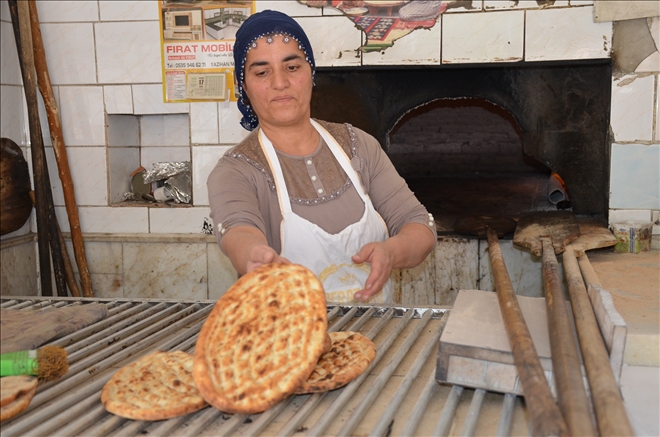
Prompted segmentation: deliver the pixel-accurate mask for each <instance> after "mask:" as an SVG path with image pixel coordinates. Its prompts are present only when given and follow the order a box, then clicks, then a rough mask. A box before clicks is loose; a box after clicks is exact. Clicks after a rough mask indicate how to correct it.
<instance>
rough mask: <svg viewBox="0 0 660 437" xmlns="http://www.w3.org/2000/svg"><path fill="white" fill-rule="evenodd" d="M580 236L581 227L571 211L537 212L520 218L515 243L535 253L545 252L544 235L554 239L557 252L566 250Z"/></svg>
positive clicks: (514, 236)
mask: <svg viewBox="0 0 660 437" xmlns="http://www.w3.org/2000/svg"><path fill="white" fill-rule="evenodd" d="M579 236H580V227H579V226H578V223H577V221H576V220H575V216H574V215H573V213H572V212H570V211H547V212H535V213H532V214H529V215H526V216H524V217H522V218H521V219H520V220H518V226H517V227H516V232H515V233H514V235H513V244H515V245H516V246H521V247H526V248H528V249H530V251H531V252H532V254H533V255H536V256H541V255H542V254H543V246H542V243H541V238H542V237H549V238H551V239H552V245H553V247H554V249H555V254H557V255H558V254H560V253H562V252H564V248H565V247H566V245H567V244H569V243H570V242H572V241H574V240H576V239H577V238H578V237H579Z"/></svg>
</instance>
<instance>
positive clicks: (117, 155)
mask: <svg viewBox="0 0 660 437" xmlns="http://www.w3.org/2000/svg"><path fill="white" fill-rule="evenodd" d="M138 167H140V148H139V147H111V148H109V149H108V168H109V169H110V170H109V173H108V178H109V182H110V184H109V187H110V190H109V196H110V203H111V204H112V203H119V202H122V201H123V200H124V193H128V192H131V191H132V189H131V173H133V172H134V171H135V170H137V168H138Z"/></svg>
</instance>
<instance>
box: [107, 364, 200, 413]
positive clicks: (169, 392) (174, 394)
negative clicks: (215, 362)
mask: <svg viewBox="0 0 660 437" xmlns="http://www.w3.org/2000/svg"><path fill="white" fill-rule="evenodd" d="M192 368H193V356H192V355H191V354H188V353H185V352H183V351H172V352H162V351H158V352H155V353H153V354H150V355H147V356H145V357H142V358H140V359H139V360H138V361H136V362H134V363H133V364H129V365H128V366H126V367H122V368H121V369H120V370H119V371H118V372H117V373H115V374H114V375H113V376H112V378H110V380H109V381H108V382H107V383H106V384H105V386H104V387H103V391H102V392H101V402H102V403H103V405H104V406H105V409H106V410H108V411H109V412H110V413H113V414H116V415H117V416H121V417H125V418H127V419H135V420H163V419H169V418H172V417H176V416H181V415H183V414H188V413H192V412H194V411H197V410H200V409H202V408H204V407H205V406H206V405H207V404H206V401H205V400H204V398H203V397H202V395H201V394H200V393H199V390H198V389H197V387H196V386H195V381H194V380H193V377H192Z"/></svg>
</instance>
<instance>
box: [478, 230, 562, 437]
mask: <svg viewBox="0 0 660 437" xmlns="http://www.w3.org/2000/svg"><path fill="white" fill-rule="evenodd" d="M488 256H489V257H490V264H491V269H492V271H493V277H494V278H495V290H496V291H497V299H498V301H499V304H500V310H501V312H502V318H503V319H504V326H505V328H506V332H507V335H508V337H509V344H510V345H511V352H512V353H513V361H514V363H515V365H516V369H517V371H518V377H519V378H520V383H521V384H522V389H523V395H524V397H525V403H526V405H527V408H528V410H529V412H530V415H531V422H532V434H533V435H535V436H563V435H567V434H568V431H567V426H566V423H565V422H564V418H563V417H562V414H561V412H560V411H559V407H558V406H557V403H556V402H555V400H554V398H553V397H552V392H551V391H550V386H549V385H548V381H547V380H546V378H545V374H544V373H543V367H542V366H541V361H540V360H539V356H538V354H537V353H536V349H535V348H534V342H533V340H532V336H531V334H530V333H529V329H528V328H527V324H526V323H525V319H524V318H523V315H522V311H521V309H520V305H519V304H518V299H517V298H516V293H515V292H514V290H513V285H512V284H511V278H510V277H509V273H508V271H507V269H506V264H504V258H503V257H502V250H501V248H500V243H499V240H498V238H497V234H496V233H495V232H494V231H493V230H492V229H490V228H489V229H488Z"/></svg>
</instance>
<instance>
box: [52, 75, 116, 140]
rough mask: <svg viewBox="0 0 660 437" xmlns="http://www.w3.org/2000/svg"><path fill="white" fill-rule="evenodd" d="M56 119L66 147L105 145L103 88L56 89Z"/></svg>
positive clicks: (74, 87) (71, 87)
mask: <svg viewBox="0 0 660 437" xmlns="http://www.w3.org/2000/svg"><path fill="white" fill-rule="evenodd" d="M59 94H60V117H61V120H62V130H63V132H64V143H65V144H66V145H67V146H96V145H102V146H104V145H105V115H104V108H103V87H100V86H65V87H59Z"/></svg>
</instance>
